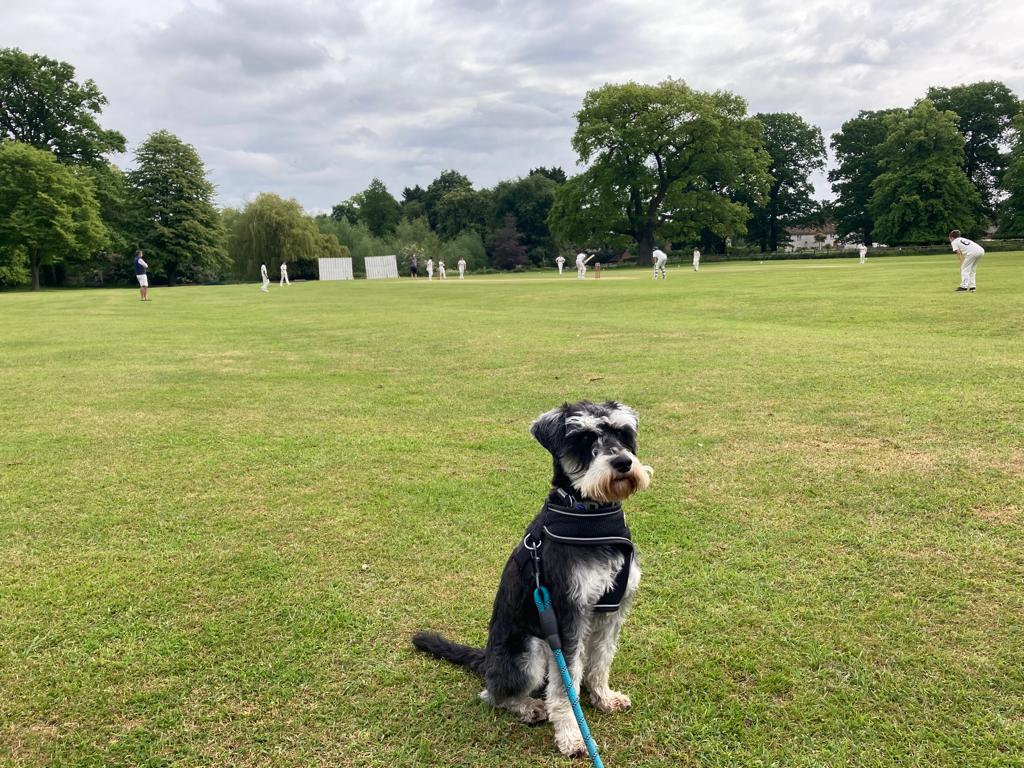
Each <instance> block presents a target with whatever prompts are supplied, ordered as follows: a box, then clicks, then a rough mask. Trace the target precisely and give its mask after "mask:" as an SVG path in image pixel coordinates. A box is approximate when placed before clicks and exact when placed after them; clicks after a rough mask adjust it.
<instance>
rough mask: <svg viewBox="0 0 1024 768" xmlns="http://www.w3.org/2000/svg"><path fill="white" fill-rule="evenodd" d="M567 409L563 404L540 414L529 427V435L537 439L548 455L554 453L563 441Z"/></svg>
mask: <svg viewBox="0 0 1024 768" xmlns="http://www.w3.org/2000/svg"><path fill="white" fill-rule="evenodd" d="M568 407H569V404H568V403H563V404H562V405H560V406H558V407H557V408H553V409H551V410H550V411H548V412H547V413H542V414H541V415H540V416H538V417H537V418H536V419H535V420H534V422H533V424H531V425H530V434H531V435H533V436H534V437H535V438H537V442H538V443H540V444H541V445H543V446H544V448H545V449H546V450H547V451H548V452H549V453H552V454H553V453H555V451H556V449H557V448H558V446H559V445H561V444H562V443H563V442H564V441H565V412H566V409H567V408H568Z"/></svg>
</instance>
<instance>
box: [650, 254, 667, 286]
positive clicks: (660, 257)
mask: <svg viewBox="0 0 1024 768" xmlns="http://www.w3.org/2000/svg"><path fill="white" fill-rule="evenodd" d="M651 257H652V258H653V259H654V277H653V278H651V279H652V280H657V279H658V270H661V279H662V280H667V279H668V274H667V273H666V272H665V264H666V263H667V262H668V254H667V253H665V252H664V251H663V250H661V248H655V249H654V252H653V253H652V254H651Z"/></svg>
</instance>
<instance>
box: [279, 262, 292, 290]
mask: <svg viewBox="0 0 1024 768" xmlns="http://www.w3.org/2000/svg"><path fill="white" fill-rule="evenodd" d="M291 284H292V281H291V280H289V279H288V265H287V264H285V263H284V262H283V261H282V262H281V283H280V285H281V286H285V285H291Z"/></svg>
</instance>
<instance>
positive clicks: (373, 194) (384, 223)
mask: <svg viewBox="0 0 1024 768" xmlns="http://www.w3.org/2000/svg"><path fill="white" fill-rule="evenodd" d="M401 218H402V209H401V208H400V207H399V205H398V201H397V200H395V198H394V197H392V196H391V193H390V192H388V188H387V187H386V186H384V182H383V181H381V180H380V179H378V178H376V177H375V178H374V179H373V181H371V182H370V186H368V187H367V188H366V189H365V190H363V192H362V194H361V196H360V200H359V220H360V221H362V222H363V223H364V224H366V226H367V228H368V229H369V230H370V231H371V232H372V233H373V234H374V235H376V236H377V237H384V236H385V235H389V234H391V233H392V232H394V231H395V226H396V225H397V224H398V222H399V220H400V219H401Z"/></svg>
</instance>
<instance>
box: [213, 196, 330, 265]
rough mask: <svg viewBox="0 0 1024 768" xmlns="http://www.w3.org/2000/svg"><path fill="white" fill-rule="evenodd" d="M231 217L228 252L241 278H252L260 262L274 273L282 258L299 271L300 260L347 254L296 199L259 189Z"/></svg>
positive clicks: (313, 259)
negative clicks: (250, 200) (319, 227)
mask: <svg viewBox="0 0 1024 768" xmlns="http://www.w3.org/2000/svg"><path fill="white" fill-rule="evenodd" d="M232 218H233V221H232V224H231V230H230V231H229V232H228V253H230V255H231V261H232V262H233V264H234V271H235V274H236V275H237V276H238V277H240V278H243V279H255V278H256V277H257V276H258V275H259V273H260V265H261V264H266V265H267V269H268V270H270V271H271V272H276V271H277V270H278V269H280V266H281V262H282V261H286V262H288V264H289V265H293V266H294V267H295V268H296V271H295V272H293V273H292V274H299V273H300V272H302V271H303V262H313V261H316V260H317V259H319V258H326V257H329V256H340V255H348V249H344V250H342V249H343V246H341V245H340V243H339V242H338V239H337V238H336V237H335V236H334V235H333V234H329V233H322V232H321V231H320V230H319V229H318V228H317V225H316V223H315V222H314V221H313V219H311V218H310V217H309V216H307V215H306V213H305V211H303V210H302V206H301V205H299V203H298V201H296V200H285V199H283V198H281V197H279V196H278V195H274V194H271V193H269V192H262V193H260V194H259V195H257V196H256V199H255V200H253V201H252V202H250V203H247V204H246V205H245V207H244V208H243V209H242V210H241V211H239V212H238V214H237V215H236V216H233V217H232Z"/></svg>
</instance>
